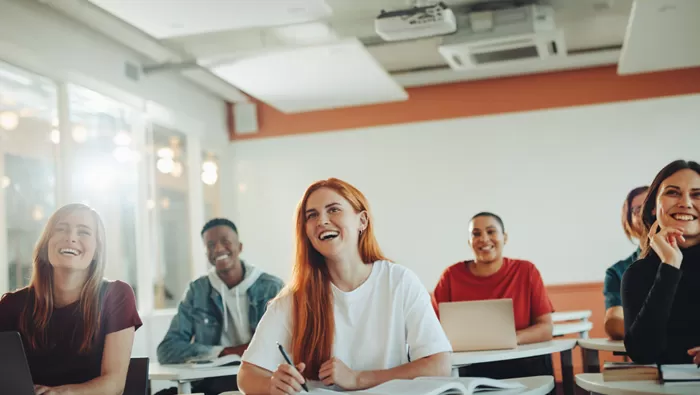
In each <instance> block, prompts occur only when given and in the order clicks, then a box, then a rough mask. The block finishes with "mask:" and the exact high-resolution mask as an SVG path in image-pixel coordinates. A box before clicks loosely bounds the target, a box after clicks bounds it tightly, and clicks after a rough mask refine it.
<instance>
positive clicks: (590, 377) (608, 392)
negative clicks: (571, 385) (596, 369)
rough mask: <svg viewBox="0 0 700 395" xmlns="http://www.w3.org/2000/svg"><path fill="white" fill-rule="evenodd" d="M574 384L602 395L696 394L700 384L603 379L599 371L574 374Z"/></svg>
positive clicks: (698, 391) (699, 389) (699, 391)
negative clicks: (664, 383)
mask: <svg viewBox="0 0 700 395" xmlns="http://www.w3.org/2000/svg"><path fill="white" fill-rule="evenodd" d="M576 384H578V386H579V387H581V388H583V389H584V390H586V391H590V392H595V393H598V394H602V395H698V394H700V384H698V383H692V384H691V383H688V384H666V385H662V384H659V383H658V382H657V381H651V380H645V381H612V382H610V381H607V382H606V381H603V375H602V374H601V373H582V374H577V375H576Z"/></svg>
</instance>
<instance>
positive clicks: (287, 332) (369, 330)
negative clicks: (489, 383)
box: [243, 261, 452, 372]
mask: <svg viewBox="0 0 700 395" xmlns="http://www.w3.org/2000/svg"><path fill="white" fill-rule="evenodd" d="M331 287H332V289H333V297H334V303H333V315H334V317H335V337H334V342H333V355H332V356H334V357H336V358H338V359H340V360H341V361H343V362H344V363H345V364H346V365H347V366H348V367H349V368H350V369H353V370H379V369H390V368H394V367H396V366H400V365H403V364H405V363H407V362H408V355H407V346H408V354H410V357H411V360H412V361H415V360H418V359H420V358H423V357H427V356H429V355H433V354H437V353H440V352H451V351H452V347H451V346H450V342H449V341H448V340H447V336H445V332H444V331H443V330H442V326H440V322H439V321H438V319H437V316H436V315H435V311H434V310H433V308H432V305H431V304H430V296H429V295H428V291H427V290H426V289H425V287H424V286H423V284H422V283H421V282H420V280H419V279H418V277H417V276H416V275H415V274H414V273H413V272H412V271H410V270H408V269H407V268H405V267H403V266H400V265H396V264H393V263H391V262H388V261H377V262H374V264H373V266H372V273H371V274H370V275H369V277H368V278H367V281H365V282H364V283H363V284H362V285H360V286H359V287H358V288H357V289H355V290H353V291H351V292H343V291H341V290H340V289H338V288H337V287H336V286H335V285H333V284H332V283H331ZM291 328H292V298H291V296H290V295H288V296H285V297H283V298H281V299H279V300H276V301H274V302H273V303H271V304H270V305H269V306H268V308H267V311H266V312H265V315H264V316H263V318H262V320H261V321H260V323H259V324H258V327H257V329H256V331H255V335H253V339H252V340H251V342H250V345H249V346H248V350H247V351H246V352H245V353H244V354H243V360H244V361H246V362H248V363H251V364H254V365H257V366H259V367H261V368H264V369H267V370H269V371H271V372H274V371H275V370H277V366H278V365H279V364H281V363H284V362H285V361H284V358H283V357H282V354H281V353H280V352H279V350H278V348H277V345H276V344H275V342H279V343H280V344H281V345H282V346H284V348H285V350H286V351H287V353H288V354H289V356H290V358H292V361H293V360H294V356H293V355H292V350H291V340H292V332H291Z"/></svg>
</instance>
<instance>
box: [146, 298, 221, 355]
mask: <svg viewBox="0 0 700 395" xmlns="http://www.w3.org/2000/svg"><path fill="white" fill-rule="evenodd" d="M194 298H195V291H194V289H193V287H192V284H190V286H189V288H188V289H187V292H186V293H185V297H184V298H183V299H182V301H180V304H179V305H178V308H177V313H176V314H175V316H174V317H173V319H172V321H170V327H169V328H168V332H167V333H166V334H165V337H164V338H163V340H162V341H161V342H160V344H159V345H158V349H157V350H156V353H157V356H158V362H159V363H162V364H176V363H185V362H187V360H189V359H192V358H196V357H205V356H209V357H215V356H218V355H219V353H221V350H223V347H220V346H210V345H206V344H201V343H193V342H192V337H193V336H194V317H193V316H192V312H193V310H194V309H193V301H194Z"/></svg>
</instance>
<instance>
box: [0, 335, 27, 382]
mask: <svg viewBox="0 0 700 395" xmlns="http://www.w3.org/2000/svg"><path fill="white" fill-rule="evenodd" d="M0 350H2V352H0V389H1V391H2V393H3V394H12V395H34V382H33V381H32V373H31V372H30V371H29V363H27V356H26V355H25V354H24V346H22V338H21V337H20V336H19V333H18V332H0Z"/></svg>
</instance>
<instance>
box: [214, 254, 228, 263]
mask: <svg viewBox="0 0 700 395" xmlns="http://www.w3.org/2000/svg"><path fill="white" fill-rule="evenodd" d="M224 259H228V254H225V255H219V256H217V257H216V259H215V260H217V261H222V260H224Z"/></svg>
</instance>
